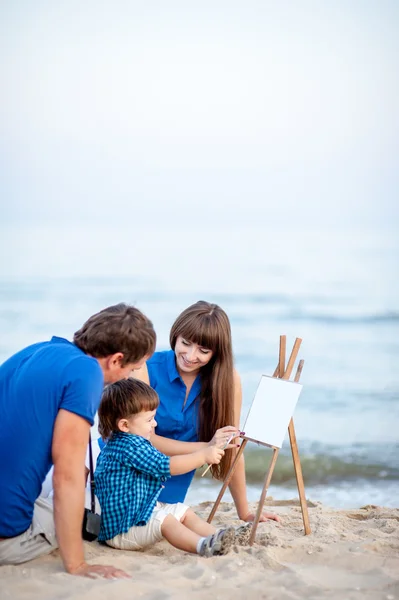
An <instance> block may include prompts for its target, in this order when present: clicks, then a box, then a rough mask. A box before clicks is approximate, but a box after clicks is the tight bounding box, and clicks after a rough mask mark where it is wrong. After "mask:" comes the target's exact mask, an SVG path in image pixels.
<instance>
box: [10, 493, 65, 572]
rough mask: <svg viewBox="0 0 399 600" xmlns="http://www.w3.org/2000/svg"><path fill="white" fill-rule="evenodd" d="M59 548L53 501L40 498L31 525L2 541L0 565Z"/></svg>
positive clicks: (27, 558) (17, 561) (30, 557)
mask: <svg viewBox="0 0 399 600" xmlns="http://www.w3.org/2000/svg"><path fill="white" fill-rule="evenodd" d="M56 548H58V544H57V540H56V537H55V527H54V518H53V503H52V502H51V500H49V499H47V498H46V499H45V498H41V497H40V496H39V498H38V499H37V500H36V502H35V507H34V510H33V519H32V524H31V526H30V527H29V528H28V529H27V530H26V531H24V533H21V535H17V536H16V537H13V538H7V539H6V540H2V541H0V565H17V564H19V563H24V562H26V561H28V560H32V559H34V558H37V557H38V556H42V555H43V554H49V553H50V552H52V551H53V550H55V549H56Z"/></svg>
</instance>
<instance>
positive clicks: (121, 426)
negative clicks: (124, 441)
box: [118, 419, 129, 433]
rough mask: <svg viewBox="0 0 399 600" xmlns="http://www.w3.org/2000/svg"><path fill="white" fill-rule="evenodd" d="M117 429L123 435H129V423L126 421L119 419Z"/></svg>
mask: <svg viewBox="0 0 399 600" xmlns="http://www.w3.org/2000/svg"><path fill="white" fill-rule="evenodd" d="M118 429H119V431H123V432H124V433H129V423H128V422H127V419H119V421H118Z"/></svg>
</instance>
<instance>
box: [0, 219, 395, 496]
mask: <svg viewBox="0 0 399 600" xmlns="http://www.w3.org/2000/svg"><path fill="white" fill-rule="evenodd" d="M0 233H1V242H0V243H1V247H0V249H1V256H2V262H1V270H0V331H1V339H0V361H3V360H5V359H6V358H7V357H8V356H9V355H11V354H12V353H13V352H15V351H17V350H19V349H20V348H22V347H23V346H25V345H27V344H30V343H33V342H36V341H39V340H45V339H48V338H49V337H50V336H51V335H53V334H56V335H61V336H65V337H68V338H71V337H72V335H73V332H74V331H75V330H76V329H78V328H79V327H80V325H81V324H82V322H83V321H84V320H85V319H86V318H87V317H88V316H90V315H91V314H92V313H94V312H96V311H97V310H100V309H101V308H104V307H105V306H107V305H110V304H113V303H116V302H120V301H126V302H131V303H134V304H135V305H137V306H138V307H139V308H140V309H141V310H143V311H144V312H145V313H146V314H147V315H148V316H149V317H150V318H151V319H152V321H153V323H154V326H155V328H156V331H157V334H158V348H159V349H165V348H167V347H168V332H169V328H170V326H171V324H172V323H173V321H174V319H175V317H176V316H177V315H178V314H179V312H180V311H181V310H183V309H184V308H185V307H186V306H188V305H189V304H191V303H192V302H195V301H196V300H199V299H204V300H208V301H212V302H217V303H218V304H220V305H221V306H222V307H223V308H224V309H225V310H226V312H227V313H228V315H229V317H230V320H231V325H232V332H233V347H234V355H235V363H236V368H237V369H238V371H239V373H240V375H241V378H242V383H243V412H242V422H244V420H245V416H246V412H247V410H248V407H249V405H250V403H251V401H252V398H253V395H254V393H255V390H256V387H257V384H258V381H259V378H260V375H261V374H262V373H265V374H271V373H272V372H273V370H274V368H275V366H276V364H277V357H278V344H279V336H280V335H281V334H286V335H287V349H288V350H289V349H290V348H291V345H292V343H293V342H294V340H295V337H301V338H302V339H303V343H302V347H301V350H300V353H299V358H303V359H304V360H305V365H304V369H303V373H302V377H301V382H302V383H303V384H304V388H303V391H302V394H301V397H300V400H299V403H298V406H297V409H296V412H295V415H294V421H295V427H296V434H297V439H298V446H299V452H300V456H301V462H302V467H303V473H304V479H305V488H306V493H307V496H308V497H309V498H311V499H313V500H321V501H323V502H325V503H327V504H330V505H332V506H337V507H351V506H360V505H363V504H367V503H372V504H383V505H386V506H399V433H398V432H399V366H398V359H399V285H398V277H397V273H398V265H399V260H398V259H399V242H398V239H397V238H398V236H397V235H396V233H395V231H394V230H393V228H389V227H382V226H379V228H376V229H370V228H369V229H368V230H365V229H363V230H354V229H353V228H352V227H347V228H346V229H345V228H341V229H339V230H333V231H331V230H328V228H320V226H318V227H317V228H312V227H306V226H305V225H303V226H301V227H300V228H297V227H291V228H281V227H280V228H279V227H276V226H273V227H272V226H271V225H269V226H267V225H266V226H262V227H260V226H249V225H246V226H241V227H239V226H232V225H228V224H227V223H226V226H219V227H217V228H216V227H212V226H207V227H202V228H198V227H196V226H195V224H193V225H192V226H190V227H188V226H187V224H186V225H184V226H179V224H178V223H176V224H175V225H172V226H171V225H169V226H168V227H165V228H164V227H161V226H151V227H150V226H149V225H146V226H140V227H138V226H136V225H135V224H134V223H124V224H122V225H119V226H115V225H109V226H100V225H91V226H87V227H83V226H81V227H76V226H72V225H68V224H65V225H61V224H58V225H57V226H54V225H46V224H42V225H33V224H26V223H25V224H19V225H14V226H12V225H8V226H7V227H5V226H4V227H2V228H1V231H0ZM245 455H246V465H247V480H248V495H249V498H250V499H251V500H255V499H256V498H257V497H258V496H259V494H260V488H261V484H262V481H263V478H264V474H265V472H266V469H267V465H268V461H269V460H270V456H271V454H270V451H269V450H267V449H264V448H260V447H257V446H255V445H253V444H248V446H247V450H246V453H245ZM218 488H219V484H218V483H217V482H213V481H212V480H211V479H201V478H199V477H197V478H196V479H195V480H194V483H193V486H192V488H191V489H190V492H189V495H188V501H189V502H198V501H200V500H214V499H215V497H216V494H217V490H218ZM269 494H270V495H272V496H273V497H275V498H287V497H295V496H296V495H297V492H296V487H295V479H294V472H293V467H292V459H291V456H290V447H289V443H288V440H287V439H286V441H285V443H284V446H283V449H282V451H281V453H280V456H279V458H278V461H277V466H276V469H275V473H274V476H273V479H272V484H271V486H270V489H269ZM226 499H229V495H228V494H226Z"/></svg>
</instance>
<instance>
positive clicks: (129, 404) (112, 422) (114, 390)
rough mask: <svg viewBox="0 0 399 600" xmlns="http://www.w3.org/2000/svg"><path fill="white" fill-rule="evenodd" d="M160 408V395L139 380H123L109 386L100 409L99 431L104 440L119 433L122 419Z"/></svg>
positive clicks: (104, 393) (105, 390)
mask: <svg viewBox="0 0 399 600" xmlns="http://www.w3.org/2000/svg"><path fill="white" fill-rule="evenodd" d="M158 406H159V398H158V394H157V393H156V391H155V390H153V389H152V388H151V387H150V386H149V385H147V384H146V383H144V382H143V381H139V380H138V379H122V380H121V381H117V382H116V383H113V384H111V385H108V386H107V387H106V388H105V389H104V392H103V395H102V398H101V403H100V406H99V408H98V418H99V426H98V430H99V432H100V435H101V437H102V438H103V439H108V438H109V437H110V436H111V435H112V433H113V432H114V431H119V429H118V422H119V421H120V419H128V418H129V417H132V416H133V415H137V414H138V413H140V412H141V411H143V410H144V411H147V410H148V411H150V410H155V409H156V408H158Z"/></svg>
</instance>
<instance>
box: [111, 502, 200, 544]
mask: <svg viewBox="0 0 399 600" xmlns="http://www.w3.org/2000/svg"><path fill="white" fill-rule="evenodd" d="M188 509H189V507H188V506H186V505H185V504H181V502H178V503H177V504H166V502H157V503H156V506H155V508H154V512H153V513H152V515H151V519H150V520H149V521H148V523H147V524H146V525H141V526H138V527H131V528H130V529H129V531H127V532H126V533H121V534H120V535H116V536H115V537H114V538H112V540H107V544H108V546H112V548H118V550H141V549H142V548H146V547H147V546H152V545H153V544H156V542H160V541H161V540H162V539H163V535H162V532H161V526H162V523H163V522H164V520H165V519H166V517H167V516H168V515H173V516H174V517H175V518H176V519H177V520H178V521H181V520H182V518H183V517H184V515H185V514H186V512H187V511H188Z"/></svg>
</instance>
